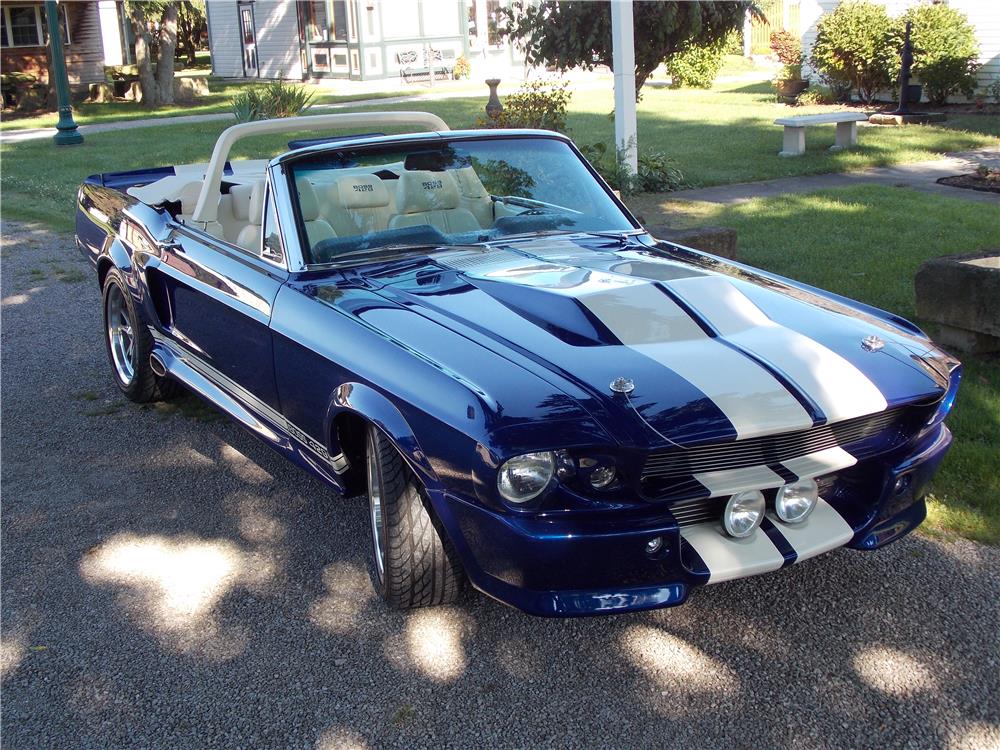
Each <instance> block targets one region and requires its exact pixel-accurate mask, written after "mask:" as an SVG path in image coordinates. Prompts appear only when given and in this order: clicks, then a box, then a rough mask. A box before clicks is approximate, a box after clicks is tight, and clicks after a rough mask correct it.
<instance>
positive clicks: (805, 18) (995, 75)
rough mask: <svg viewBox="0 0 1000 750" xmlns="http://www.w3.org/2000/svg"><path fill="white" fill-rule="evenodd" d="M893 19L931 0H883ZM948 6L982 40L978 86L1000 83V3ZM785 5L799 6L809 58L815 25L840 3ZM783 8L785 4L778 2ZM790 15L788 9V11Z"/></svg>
mask: <svg viewBox="0 0 1000 750" xmlns="http://www.w3.org/2000/svg"><path fill="white" fill-rule="evenodd" d="M880 1H881V2H882V4H883V5H885V6H886V10H888V11H889V14H890V15H892V16H898V15H901V14H902V13H904V12H905V11H906V9H907V8H910V7H912V6H914V5H919V3H920V2H927V1H928V0H880ZM946 2H947V4H948V5H950V6H951V7H953V8H956V9H957V10H960V11H962V12H963V13H965V15H966V16H967V17H968V19H969V23H971V24H972V25H973V26H974V27H975V29H976V36H977V37H978V40H979V62H980V64H981V65H982V67H981V68H980V69H979V84H980V86H986V85H988V84H990V83H992V82H993V81H996V80H1000V0H946ZM784 4H785V5H790V6H798V7H797V8H795V9H793V10H792V15H793V17H794V16H795V14H796V11H797V18H798V29H799V32H800V33H801V36H802V50H803V51H804V52H805V53H806V55H807V56H808V55H809V52H810V51H811V50H812V45H813V42H815V41H816V24H817V23H819V20H820V19H821V18H822V17H823V15H824V14H827V13H832V12H833V10H834V8H836V7H837V5H839V4H840V0H798V2H795V0H785V1H784ZM776 5H778V6H780V5H782V3H780V2H779V3H776ZM784 12H785V15H786V16H787V15H788V10H785V11H784Z"/></svg>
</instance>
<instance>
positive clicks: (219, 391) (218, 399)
mask: <svg viewBox="0 0 1000 750" xmlns="http://www.w3.org/2000/svg"><path fill="white" fill-rule="evenodd" d="M149 330H150V333H151V334H152V336H153V339H154V341H155V344H154V347H153V353H154V354H155V355H156V356H158V357H159V358H160V359H161V360H162V361H163V365H164V367H165V368H166V370H167V372H168V373H169V374H170V375H171V376H172V377H175V378H177V379H178V380H179V381H181V382H182V383H184V384H185V385H187V386H188V387H189V388H191V390H193V391H195V392H196V393H198V394H199V395H200V396H202V397H203V398H206V399H208V400H209V401H211V402H212V403H214V404H215V405H216V406H218V407H219V408H220V409H222V410H223V411H224V412H226V413H227V414H229V415H231V416H232V417H233V418H234V419H236V420H237V421H238V422H240V424H242V425H243V426H245V427H247V428H248V429H249V430H251V431H252V432H255V433H257V434H258V435H260V436H261V437H263V438H264V439H265V440H268V441H270V442H275V443H276V442H280V438H281V437H282V435H279V434H278V433H276V432H275V431H274V430H272V429H271V428H270V427H269V426H268V425H267V424H265V423H264V422H263V421H262V420H261V419H259V418H258V417H257V415H258V414H259V415H260V416H261V417H263V419H265V420H267V422H270V423H271V424H273V425H274V426H275V427H277V429H278V430H280V431H281V432H282V433H284V436H287V437H288V438H289V439H291V440H294V441H295V442H296V443H298V444H299V445H300V446H301V447H303V448H305V449H307V450H308V451H309V452H310V453H312V454H313V455H314V456H315V458H317V459H318V460H319V461H320V462H322V463H323V464H324V465H325V466H326V467H328V468H330V469H332V470H333V471H334V472H335V473H336V474H343V473H344V472H345V471H347V470H348V469H349V468H350V465H351V463H350V461H349V460H348V458H347V456H345V455H344V454H343V453H338V454H337V455H335V456H332V455H330V452H329V451H328V450H327V449H326V446H325V445H323V444H322V443H321V442H320V441H318V440H316V439H315V438H313V437H311V436H310V435H309V434H307V433H306V432H305V431H304V430H303V429H302V428H300V427H298V426H297V425H295V424H294V423H293V422H291V421H289V420H288V419H286V418H285V416H284V415H283V414H281V413H280V412H279V411H277V410H275V409H273V408H272V407H271V406H269V405H268V404H266V403H264V402H263V401H261V400H260V399H259V398H257V397H256V396H255V395H254V394H252V393H251V392H250V391H248V390H247V389H246V388H244V387H243V386H241V385H240V384H239V383H237V382H235V381H234V380H232V379H231V378H229V377H228V376H226V375H225V374H224V373H222V372H220V371H219V370H217V369H215V368H214V367H212V366H211V365H209V364H208V363H206V362H205V361H204V360H203V359H201V358H200V357H198V356H197V355H195V354H194V353H193V352H191V351H190V350H188V349H187V348H186V347H184V346H183V345H182V344H179V343H178V342H176V341H172V340H170V339H168V338H166V337H165V336H164V335H163V334H162V333H160V332H159V331H157V330H156V329H154V328H150V329H149Z"/></svg>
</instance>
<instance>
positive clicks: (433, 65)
mask: <svg viewBox="0 0 1000 750" xmlns="http://www.w3.org/2000/svg"><path fill="white" fill-rule="evenodd" d="M420 57H421V53H420V52H418V51H417V50H407V51H405V52H398V53H396V62H397V63H398V64H399V78H400V80H401V81H402V82H403V83H416V82H418V81H430V82H431V83H433V82H434V77H435V75H441V76H444V77H445V78H449V77H450V76H451V72H452V69H451V68H450V67H449V66H448V65H446V64H445V62H444V55H443V54H442V52H441V50H439V49H427V48H424V50H423V67H415V64H416V62H417V61H418V60H419V59H420Z"/></svg>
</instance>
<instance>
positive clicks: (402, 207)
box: [389, 170, 482, 234]
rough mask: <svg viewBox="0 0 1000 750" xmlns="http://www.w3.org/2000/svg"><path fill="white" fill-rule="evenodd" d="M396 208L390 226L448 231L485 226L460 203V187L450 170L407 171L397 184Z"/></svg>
mask: <svg viewBox="0 0 1000 750" xmlns="http://www.w3.org/2000/svg"><path fill="white" fill-rule="evenodd" d="M396 210H397V211H398V212H399V213H397V214H396V215H395V216H393V217H392V219H391V220H390V221H389V229H400V228H402V227H414V226H420V225H421V224H430V225H431V226H433V227H436V228H437V229H440V230H441V231H442V232H445V233H446V234H451V233H452V232H474V231H476V230H478V229H482V227H481V226H480V224H479V222H478V221H476V217H475V216H474V215H473V214H472V212H471V211H470V210H469V209H467V208H461V207H460V206H459V195H458V187H457V186H456V185H455V178H453V177H452V176H451V175H450V174H449V173H448V172H429V171H423V170H414V171H412V172H407V171H403V172H402V173H401V174H400V176H399V180H398V184H397V185H396Z"/></svg>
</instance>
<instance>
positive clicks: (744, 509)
mask: <svg viewBox="0 0 1000 750" xmlns="http://www.w3.org/2000/svg"><path fill="white" fill-rule="evenodd" d="M765 507H766V503H765V502H764V493H763V492H761V491H760V490H750V491H748V492H740V493H738V494H736V495H733V496H732V497H731V498H729V502H727V503H726V510H725V512H724V513H723V514H722V525H723V526H725V528H726V533H728V534H729V535H730V536H735V537H737V538H741V537H745V536H750V535H751V534H752V533H753V531H754V529H756V528H757V527H758V526H760V522H761V521H763V520H764V508H765Z"/></svg>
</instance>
